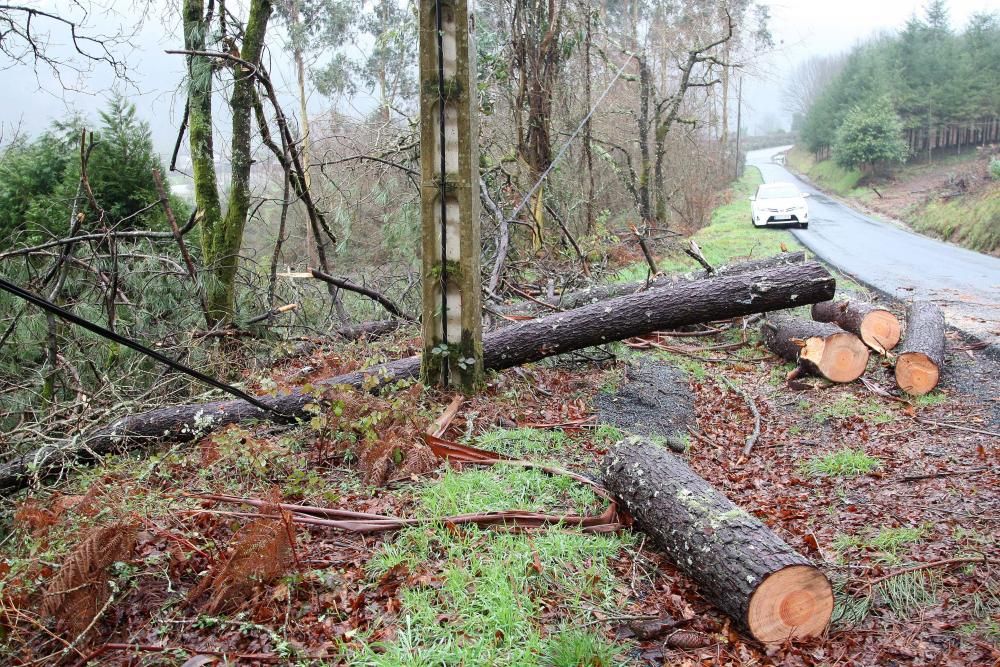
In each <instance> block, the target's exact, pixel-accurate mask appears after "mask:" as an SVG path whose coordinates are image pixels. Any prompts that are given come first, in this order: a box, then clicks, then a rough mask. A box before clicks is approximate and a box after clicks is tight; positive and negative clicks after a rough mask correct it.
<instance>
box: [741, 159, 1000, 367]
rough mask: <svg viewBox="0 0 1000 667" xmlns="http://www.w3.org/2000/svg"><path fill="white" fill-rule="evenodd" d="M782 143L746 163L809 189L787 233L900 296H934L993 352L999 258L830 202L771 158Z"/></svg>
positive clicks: (999, 324) (999, 323)
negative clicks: (797, 225)
mask: <svg viewBox="0 0 1000 667" xmlns="http://www.w3.org/2000/svg"><path fill="white" fill-rule="evenodd" d="M787 148H789V147H788V146H784V147H779V148H768V149H764V150H760V151H753V152H751V153H749V154H748V155H747V162H748V163H749V164H751V165H753V166H755V167H758V168H759V169H760V171H761V174H763V177H764V181H765V182H772V181H787V182H789V183H794V184H795V185H796V186H798V187H799V188H800V190H801V191H802V192H808V193H810V194H811V196H810V198H809V200H808V202H809V229H806V230H793V231H792V233H793V234H794V235H795V237H796V238H797V239H798V240H799V242H800V243H802V245H804V246H806V247H807V248H809V250H811V251H812V252H814V253H815V254H816V255H818V256H819V257H820V258H821V259H822V260H824V261H825V262H827V263H829V264H831V265H833V266H835V267H837V268H838V269H839V270H840V271H842V272H843V273H845V274H848V275H850V276H852V277H853V278H855V279H857V281H858V282H861V283H864V284H866V285H868V286H869V287H872V288H874V289H876V290H879V291H881V292H883V293H885V294H888V295H890V296H892V297H895V298H897V299H899V300H901V301H909V300H911V299H927V300H930V301H934V302H935V303H937V304H938V305H939V306H941V308H942V309H943V310H944V313H945V317H946V318H947V320H948V323H949V324H950V325H952V326H953V327H955V328H957V329H960V330H962V331H965V332H967V333H969V334H971V335H972V336H974V337H975V338H977V339H979V340H982V341H985V342H988V343H991V344H992V345H994V346H998V347H994V350H998V349H1000V258H996V257H991V256H989V255H983V254H981V253H978V252H974V251H972V250H966V249H964V248H960V247H958V246H955V245H952V244H950V243H944V242H942V241H936V240H934V239H931V238H928V237H926V236H921V235H920V234H915V233H913V232H910V231H907V230H905V229H902V228H900V227H898V226H896V225H894V224H892V223H889V222H883V221H880V220H877V219H875V218H871V217H869V216H867V215H865V214H863V213H860V212H859V211H856V210H854V209H852V208H850V207H848V206H846V205H844V204H842V203H840V202H838V201H836V200H834V199H831V198H830V197H828V196H826V195H824V194H823V193H821V192H819V191H818V190H816V188H814V187H813V186H811V185H809V184H808V183H805V182H803V181H801V180H799V179H797V178H796V177H795V176H794V175H793V174H791V173H790V172H789V171H788V170H787V169H785V168H784V166H782V165H780V164H776V163H774V162H772V158H773V156H774V155H776V154H778V153H781V152H783V151H784V150H786V149H787ZM747 224H748V225H749V224H750V220H749V218H748V219H747ZM997 224H1000V221H998V223H997ZM761 232H762V233H766V232H767V230H764V229H762V230H761Z"/></svg>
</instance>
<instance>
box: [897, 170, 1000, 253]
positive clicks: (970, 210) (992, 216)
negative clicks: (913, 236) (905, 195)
mask: <svg viewBox="0 0 1000 667" xmlns="http://www.w3.org/2000/svg"><path fill="white" fill-rule="evenodd" d="M911 224H912V225H913V227H914V229H916V230H917V231H918V232H922V233H924V234H929V235H931V236H936V237H938V238H941V239H944V240H946V241H953V242H955V243H959V244H961V245H963V246H965V247H967V248H972V249H973V250H978V251H980V252H986V253H992V252H996V251H997V250H1000V185H996V184H994V185H993V186H991V187H990V189H989V190H987V191H986V192H985V193H984V194H982V195H979V196H972V197H956V198H955V199H952V200H950V201H947V202H941V201H934V202H931V203H930V204H928V205H927V206H926V207H924V208H923V209H922V210H920V211H919V212H918V213H917V214H916V215H915V216H914V217H913V220H912V221H911Z"/></svg>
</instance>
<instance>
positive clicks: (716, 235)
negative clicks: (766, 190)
mask: <svg viewBox="0 0 1000 667" xmlns="http://www.w3.org/2000/svg"><path fill="white" fill-rule="evenodd" d="M762 182H763V180H762V178H761V175H760V170H758V169H757V168H756V167H747V170H746V171H745V172H744V174H743V177H742V178H741V179H740V180H739V181H737V182H736V183H735V184H733V187H732V190H731V200H730V201H729V203H728V204H725V205H723V206H720V207H719V208H717V209H715V211H714V212H713V213H712V221H711V222H710V223H709V224H708V225H706V226H705V227H702V228H701V229H699V230H698V231H697V232H695V234H694V235H693V236H692V237H691V238H692V239H693V240H694V241H695V242H696V243H697V244H698V245H699V247H701V251H702V253H703V254H704V255H705V259H707V260H708V263H709V264H711V265H712V266H722V265H724V264H730V263H732V262H736V261H740V260H746V259H760V258H762V257H770V256H772V255H777V254H778V253H780V252H781V251H782V250H781V245H782V244H784V245H785V247H786V248H787V250H788V251H789V252H795V251H797V250H802V246H801V245H799V243H798V242H797V241H796V240H795V237H794V236H792V234H791V232H789V231H787V230H784V229H756V228H755V227H754V226H753V224H751V222H750V201H749V200H748V199H747V198H748V197H749V196H750V195H752V194H753V193H754V192H756V190H757V186H758V185H760V184H761V183H762ZM657 268H658V269H660V271H663V272H665V273H675V272H685V271H692V270H697V269H699V268H700V267H698V266H697V265H696V264H695V262H694V260H692V259H691V258H690V257H688V256H687V255H685V254H684V253H683V252H680V251H678V252H674V253H671V254H669V255H667V256H665V257H661V258H658V260H657ZM647 273H648V267H647V266H646V264H645V263H643V262H640V263H637V264H633V265H631V266H628V267H626V268H624V269H622V270H620V271H619V272H618V273H616V274H615V276H614V278H613V281H614V282H633V281H638V280H645V279H646V276H647Z"/></svg>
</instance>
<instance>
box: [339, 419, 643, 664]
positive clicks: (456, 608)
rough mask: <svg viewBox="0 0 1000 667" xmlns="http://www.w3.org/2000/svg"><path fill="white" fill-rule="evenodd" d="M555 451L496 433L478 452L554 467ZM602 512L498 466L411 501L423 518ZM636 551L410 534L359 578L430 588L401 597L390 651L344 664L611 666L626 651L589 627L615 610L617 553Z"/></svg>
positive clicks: (569, 492) (443, 531)
mask: <svg viewBox="0 0 1000 667" xmlns="http://www.w3.org/2000/svg"><path fill="white" fill-rule="evenodd" d="M536 433H538V432H536ZM618 434H620V433H617V434H616V433H611V432H610V431H609V432H607V433H604V434H603V435H605V436H614V435H618ZM542 435H543V436H544V435H546V434H545V433H542ZM561 441H562V440H561V439H559V438H555V439H552V438H549V439H546V438H544V437H542V438H533V437H528V436H527V434H526V433H521V432H518V431H498V432H494V433H490V434H487V436H486V437H485V438H483V439H480V441H479V443H478V444H480V445H484V446H486V445H490V448H491V449H494V450H495V451H502V453H505V454H511V455H522V454H530V453H541V452H540V451H539V448H541V447H543V446H544V444H545V443H547V444H548V446H549V449H548V451H545V452H544V453H545V454H547V455H548V456H558V455H559V446H558V444H554V443H558V442H561ZM567 481H569V482H570V483H569V484H567V483H566V482H567ZM602 505H603V501H601V502H598V499H597V497H596V496H594V494H593V493H591V492H590V491H589V490H587V489H586V488H584V487H580V485H579V484H578V483H576V482H572V481H570V480H566V479H565V478H560V477H553V476H548V475H544V474H542V473H539V472H538V471H534V470H523V469H517V468H507V467H504V466H495V467H492V468H487V469H482V470H469V471H467V472H458V471H454V470H448V471H446V472H445V474H444V477H443V478H442V479H441V481H440V482H438V483H436V484H433V485H430V486H427V487H425V488H423V489H421V490H420V491H419V492H418V496H417V508H416V511H417V514H418V515H420V516H444V515H446V514H456V513H464V512H484V511H490V510H500V509H510V508H514V507H521V508H525V509H533V510H538V511H546V512H566V511H574V512H597V511H601V509H602ZM633 542H634V540H633V538H632V537H631V536H630V535H628V534H621V535H586V534H584V533H581V532H576V531H574V530H573V529H565V530H564V529H561V528H558V527H553V528H551V529H549V530H544V531H537V532H533V533H532V534H530V535H527V534H525V535H520V534H514V533H504V532H496V531H489V530H482V529H478V528H475V527H468V528H462V529H459V530H456V529H455V528H454V527H450V526H446V525H444V524H438V525H435V526H433V527H430V528H428V527H413V528H410V529H407V530H405V531H403V532H401V533H400V534H399V535H398V536H397V537H396V539H394V540H393V541H392V542H389V543H387V544H385V545H384V546H383V547H382V548H381V549H380V551H379V552H378V553H377V554H375V556H374V557H373V558H372V559H371V560H370V562H369V564H368V567H367V569H368V572H369V574H370V576H371V577H372V579H373V581H378V580H379V579H380V578H382V577H383V576H385V575H386V574H387V573H389V572H390V571H391V570H393V568H398V567H405V568H407V570H408V571H410V572H416V571H420V572H426V573H429V576H424V577H421V583H417V584H414V585H410V586H408V587H407V588H405V589H403V590H402V591H401V594H400V598H401V604H402V608H401V610H400V612H399V621H398V625H399V627H400V630H399V632H398V633H397V636H396V639H395V640H393V641H392V642H387V643H374V644H366V645H364V646H363V648H362V649H361V650H359V651H358V652H356V653H355V654H354V655H353V656H351V658H350V662H351V664H356V665H386V666H388V665H431V664H433V665H486V664H489V665H539V666H542V665H552V666H558V667H563V666H565V667H571V666H574V665H610V664H615V662H616V658H617V656H618V654H619V653H620V652H621V651H622V650H623V649H624V648H625V645H616V644H614V643H612V642H610V641H609V640H608V639H607V638H605V636H604V635H603V634H602V633H601V631H600V630H598V629H596V628H595V629H594V630H593V631H591V630H587V629H586V627H587V626H586V624H587V623H589V622H590V621H594V620H598V619H599V618H600V616H599V615H595V613H594V612H595V611H596V612H597V613H598V614H600V613H601V610H609V609H613V608H614V607H615V604H616V602H617V599H616V592H615V576H614V573H613V572H612V570H611V567H610V566H611V563H612V561H613V560H614V559H616V558H617V557H618V556H619V554H620V552H621V551H622V550H623V549H630V548H634V544H633ZM424 582H426V583H424ZM553 606H555V607H556V608H557V609H556V610H553ZM546 621H548V622H546ZM546 628H549V629H548V630H547V629H546ZM552 628H554V629H552Z"/></svg>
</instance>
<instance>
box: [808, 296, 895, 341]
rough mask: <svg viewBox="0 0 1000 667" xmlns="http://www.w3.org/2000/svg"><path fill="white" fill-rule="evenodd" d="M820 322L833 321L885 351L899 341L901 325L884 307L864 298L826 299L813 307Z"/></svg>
mask: <svg viewBox="0 0 1000 667" xmlns="http://www.w3.org/2000/svg"><path fill="white" fill-rule="evenodd" d="M812 318H813V319H814V320H816V321H817V322H832V323H834V324H836V325H837V326H839V327H840V328H841V329H843V330H844V331H850V332H851V333H852V334H855V335H857V336H858V337H860V338H861V340H862V341H863V342H864V344H865V345H867V346H868V347H870V348H871V349H873V350H875V351H876V352H878V353H879V354H885V353H886V352H888V351H889V350H891V349H892V348H894V347H896V345H898V344H899V338H900V334H901V333H902V330H903V328H902V326H900V324H899V319H898V318H897V317H896V316H895V315H893V314H892V313H891V312H889V311H888V310H886V309H885V308H879V307H878V306H875V305H872V304H870V303H864V302H861V301H824V302H823V303H817V304H815V305H813V307H812Z"/></svg>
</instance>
